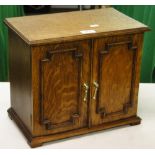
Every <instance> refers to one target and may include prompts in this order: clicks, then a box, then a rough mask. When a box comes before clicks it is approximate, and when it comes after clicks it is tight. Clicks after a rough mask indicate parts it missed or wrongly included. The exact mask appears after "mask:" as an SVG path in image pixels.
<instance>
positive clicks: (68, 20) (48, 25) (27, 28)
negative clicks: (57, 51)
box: [5, 8, 148, 44]
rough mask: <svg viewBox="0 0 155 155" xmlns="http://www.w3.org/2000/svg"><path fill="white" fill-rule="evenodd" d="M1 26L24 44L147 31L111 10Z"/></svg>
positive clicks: (11, 21)
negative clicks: (5, 27) (7, 28)
mask: <svg viewBox="0 0 155 155" xmlns="http://www.w3.org/2000/svg"><path fill="white" fill-rule="evenodd" d="M5 23H6V24H7V25H8V27H10V28H11V29H12V30H13V31H15V32H16V33H17V34H18V35H19V36H20V37H21V38H23V39H24V40H25V41H26V42H27V43H28V44H39V43H45V42H54V41H58V40H59V41H65V40H67V39H68V40H72V39H73V38H76V39H77V38H79V39H83V38H89V37H92V36H94V37H95V36H105V35H113V34H121V33H122V34H123V33H132V32H139V31H147V30H148V27H147V26H146V25H144V24H142V23H140V22H138V21H136V20H134V19H132V18H130V17H128V16H126V15H124V14H122V13H120V12H119V11H117V10H115V9H113V8H106V9H105V8H104V9H96V10H88V11H74V12H69V13H55V14H45V15H35V16H23V17H14V18H6V20H5ZM87 30H88V31H87ZM81 31H82V33H81Z"/></svg>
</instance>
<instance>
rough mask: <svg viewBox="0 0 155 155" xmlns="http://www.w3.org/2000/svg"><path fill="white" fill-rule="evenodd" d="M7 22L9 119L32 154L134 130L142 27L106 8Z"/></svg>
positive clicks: (138, 119)
mask: <svg viewBox="0 0 155 155" xmlns="http://www.w3.org/2000/svg"><path fill="white" fill-rule="evenodd" d="M64 17H65V18H64ZM51 19H53V20H51ZM57 19H59V20H57ZM73 19H76V20H73ZM90 19H91V20H90ZM32 21H33V22H32ZM68 21H70V23H68ZM5 23H6V24H7V26H8V27H9V49H10V86H11V108H10V109H9V110H8V113H9V116H10V117H11V118H12V119H13V120H14V121H15V122H16V124H17V125H18V126H19V128H20V129H21V130H22V132H23V133H24V135H25V136H26V138H27V139H28V143H29V144H30V146H31V147H36V146H39V145H42V144H43V143H44V142H48V141H53V140H58V139H62V138H67V137H71V136H76V135H81V134H86V133H89V132H94V131H99V130H103V129H107V128H111V127H116V126H121V125H127V124H130V125H136V124H139V123H140V121H141V119H140V118H139V117H138V116H137V98H138V86H139V76H140V64H141V54H142V42H143V33H144V32H145V31H147V30H149V29H148V27H147V26H145V25H143V24H141V23H139V22H137V21H135V20H133V19H131V18H129V17H127V16H125V15H123V14H121V13H120V12H118V11H116V10H114V9H112V8H107V9H99V10H94V11H92V10H91V11H82V12H71V13H58V14H51V15H40V16H30V17H29V16H27V17H17V18H9V19H6V20H5ZM23 23H24V24H23Z"/></svg>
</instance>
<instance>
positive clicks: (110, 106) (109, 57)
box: [91, 35, 138, 125]
mask: <svg viewBox="0 0 155 155" xmlns="http://www.w3.org/2000/svg"><path fill="white" fill-rule="evenodd" d="M137 46H138V45H136V38H135V37H133V36H132V35H128V36H120V37H109V38H105V39H96V40H95V43H94V53H93V56H94V62H93V69H94V70H97V72H94V71H93V86H92V88H93V89H92V95H96V96H93V97H92V116H91V118H92V124H93V125H97V124H102V123H104V122H110V121H114V120H118V119H122V118H125V117H129V116H132V115H135V114H136V108H135V107H136V106H135V105H133V96H132V95H133V89H134V79H135V62H136V61H137V49H138V47H137ZM94 82H96V83H97V87H96V85H95V83H94ZM95 91H96V92H95Z"/></svg>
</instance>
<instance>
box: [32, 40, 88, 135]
mask: <svg viewBox="0 0 155 155" xmlns="http://www.w3.org/2000/svg"><path fill="white" fill-rule="evenodd" d="M89 55H90V41H89V40H88V41H87V40H86V41H81V42H71V43H63V44H53V45H47V46H37V47H32V88H33V89H32V90H33V92H32V94H33V132H34V133H33V134H34V135H47V134H51V133H59V132H64V131H69V130H73V129H78V128H82V127H86V126H87V120H88V118H87V117H88V116H87V110H88V108H87V107H88V104H89V103H88V97H89V81H90V79H89V78H90V57H89Z"/></svg>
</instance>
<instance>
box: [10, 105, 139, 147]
mask: <svg viewBox="0 0 155 155" xmlns="http://www.w3.org/2000/svg"><path fill="white" fill-rule="evenodd" d="M8 114H9V117H10V118H11V119H13V120H14V121H15V123H16V124H17V126H18V127H19V128H20V129H21V131H22V132H23V134H24V135H25V137H26V138H27V140H28V144H29V145H30V146H31V147H32V148H34V147H38V146H41V145H42V144H43V143H45V142H50V141H54V140H59V139H64V138H69V137H73V136H78V135H83V134H87V133H90V132H95V131H101V130H104V129H109V128H113V127H118V126H123V125H131V126H133V125H138V124H140V123H141V118H140V117H138V116H133V117H130V118H126V119H121V120H117V121H114V122H108V123H104V124H102V125H98V126H94V127H91V128H81V129H76V130H72V131H66V132H62V133H57V134H52V135H45V136H37V137H34V136H32V134H31V133H30V131H29V130H28V129H27V127H26V126H25V125H24V124H23V122H22V121H21V120H20V118H19V117H18V115H17V114H16V112H15V111H14V110H13V109H12V108H10V109H8Z"/></svg>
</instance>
